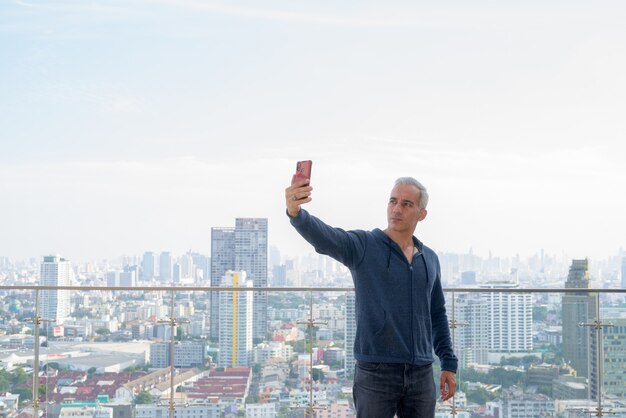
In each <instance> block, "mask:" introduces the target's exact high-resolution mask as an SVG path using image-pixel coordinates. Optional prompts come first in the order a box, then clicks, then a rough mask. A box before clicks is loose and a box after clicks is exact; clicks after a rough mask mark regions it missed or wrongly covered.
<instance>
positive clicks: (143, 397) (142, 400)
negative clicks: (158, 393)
mask: <svg viewBox="0 0 626 418" xmlns="http://www.w3.org/2000/svg"><path fill="white" fill-rule="evenodd" d="M149 403H152V395H150V392H146V391H145V390H144V391H143V392H139V393H138V394H137V396H135V405H142V404H149Z"/></svg>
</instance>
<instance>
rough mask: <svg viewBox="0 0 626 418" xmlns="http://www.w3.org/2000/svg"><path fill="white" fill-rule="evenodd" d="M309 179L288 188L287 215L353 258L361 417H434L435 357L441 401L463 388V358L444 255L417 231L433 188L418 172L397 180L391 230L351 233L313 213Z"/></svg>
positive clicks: (312, 237)
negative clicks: (451, 316)
mask: <svg viewBox="0 0 626 418" xmlns="http://www.w3.org/2000/svg"><path fill="white" fill-rule="evenodd" d="M312 190H313V188H312V187H311V186H310V184H309V180H307V179H301V178H298V177H296V176H294V177H293V179H292V184H291V186H289V187H287V188H286V189H285V202H286V205H287V215H288V216H289V218H290V222H291V224H292V225H293V226H294V227H295V229H296V230H297V231H298V233H300V235H302V237H304V239H306V240H307V241H308V242H309V243H310V244H312V245H313V247H315V250H316V251H317V252H318V253H320V254H326V255H329V256H331V257H333V258H334V259H336V260H338V261H340V262H341V263H343V264H345V265H346V266H347V267H348V268H349V269H350V272H351V273H352V278H353V280H354V289H355V293H356V324H357V330H356V337H355V341H354V358H355V359H356V366H355V371H354V387H353V396H354V404H355V407H356V410H357V417H358V418H392V417H393V416H394V415H395V414H397V416H398V418H406V417H430V418H432V417H434V415H435V403H436V389H435V383H434V378H433V370H432V363H433V361H434V360H433V356H432V352H433V350H434V352H435V354H436V355H437V356H438V357H439V360H440V361H441V369H442V372H441V377H440V384H439V387H440V391H441V399H442V400H447V399H450V398H451V397H452V396H453V395H454V391H455V389H456V380H455V376H456V370H457V358H456V356H455V355H454V353H453V351H452V342H451V340H450V329H449V326H448V318H447V315H446V308H445V301H444V295H443V290H442V287H441V278H440V275H441V273H440V267H439V260H438V258H437V255H436V254H435V253H434V252H433V251H432V250H431V249H430V248H428V247H426V246H425V245H423V244H422V243H421V242H420V241H419V240H418V239H417V238H415V237H414V236H413V233H414V232H415V228H416V226H417V223H418V222H420V221H422V220H423V219H424V218H425V217H426V213H427V212H426V205H427V203H428V193H427V191H426V188H425V187H424V186H422V184H421V183H419V182H418V181H417V180H415V179H414V178H411V177H402V178H399V179H398V180H396V182H395V186H394V187H393V189H392V190H391V195H390V197H389V203H388V205H387V228H386V229H385V230H380V229H374V230H372V231H362V230H354V231H344V230H343V229H340V228H333V227H331V226H329V225H327V224H325V223H324V222H322V221H321V220H320V219H318V218H316V217H314V216H313V215H310V214H309V213H308V212H307V211H306V210H304V209H302V208H301V205H303V204H305V203H308V202H310V201H311V192H312Z"/></svg>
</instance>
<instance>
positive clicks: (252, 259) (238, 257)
mask: <svg viewBox="0 0 626 418" xmlns="http://www.w3.org/2000/svg"><path fill="white" fill-rule="evenodd" d="M235 270H243V271H245V272H246V274H247V277H248V280H252V283H253V285H254V287H255V288H266V287H267V218H237V219H236V220H235ZM253 296H254V316H253V321H254V327H253V335H254V339H255V340H256V341H263V340H265V339H266V337H267V292H254V294H253Z"/></svg>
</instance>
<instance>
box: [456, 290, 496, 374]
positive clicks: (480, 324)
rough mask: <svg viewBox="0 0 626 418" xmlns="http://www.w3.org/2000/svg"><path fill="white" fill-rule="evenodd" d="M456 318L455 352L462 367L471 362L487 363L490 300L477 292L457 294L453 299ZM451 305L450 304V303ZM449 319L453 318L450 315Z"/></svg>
mask: <svg viewBox="0 0 626 418" xmlns="http://www.w3.org/2000/svg"><path fill="white" fill-rule="evenodd" d="M451 305H452V306H453V308H451V312H454V319H455V320H456V323H457V326H456V328H454V329H452V330H451V332H454V352H455V353H456V355H457V357H458V358H459V364H460V365H461V368H466V367H467V366H468V365H469V364H470V363H479V364H487V363H488V353H489V349H490V346H489V340H490V336H489V332H490V331H489V327H490V326H491V324H492V322H491V321H490V319H489V301H488V300H486V299H485V298H483V296H482V295H481V294H477V293H461V294H456V295H455V298H454V300H453V301H452V304H451ZM449 306H450V305H449ZM448 319H452V318H450V317H448Z"/></svg>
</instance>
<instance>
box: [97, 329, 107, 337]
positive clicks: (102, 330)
mask: <svg viewBox="0 0 626 418" xmlns="http://www.w3.org/2000/svg"><path fill="white" fill-rule="evenodd" d="M96 334H98V335H101V336H103V337H106V336H108V335H111V331H110V330H109V329H108V328H105V327H102V328H98V329H97V330H96Z"/></svg>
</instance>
